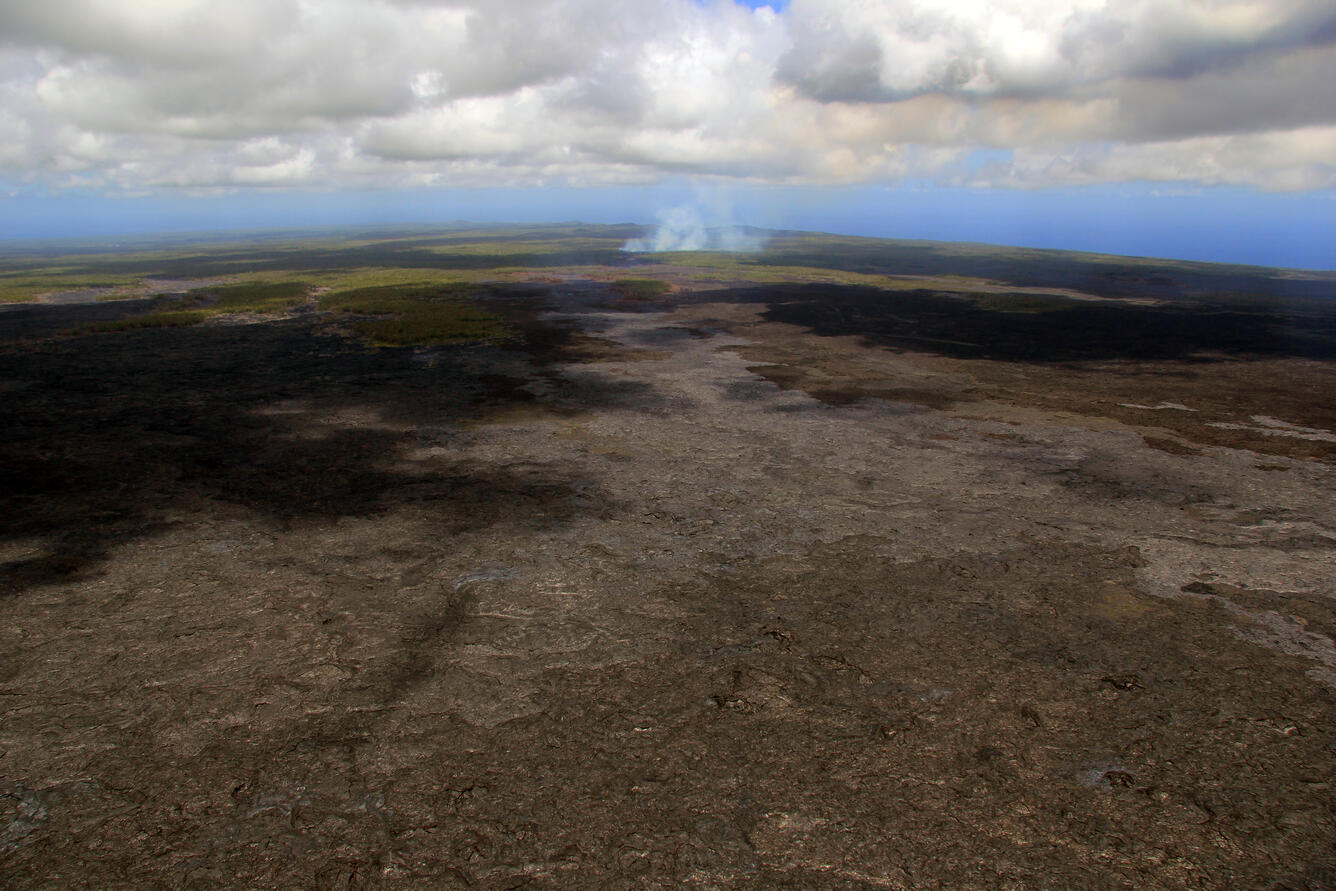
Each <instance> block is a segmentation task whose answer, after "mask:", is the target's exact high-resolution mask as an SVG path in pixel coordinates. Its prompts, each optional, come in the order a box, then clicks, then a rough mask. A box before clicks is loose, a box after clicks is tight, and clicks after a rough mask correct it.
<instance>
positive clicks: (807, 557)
mask: <svg viewBox="0 0 1336 891" xmlns="http://www.w3.org/2000/svg"><path fill="white" fill-rule="evenodd" d="M605 298H608V295H607V294H604V293H603V292H602V291H600V289H599V288H598V287H597V286H589V285H579V284H573V285H571V286H570V287H566V288H563V287H558V288H556V289H554V290H553V292H552V293H551V294H550V295H548V296H547V297H546V298H545V299H546V300H547V301H549V302H548V304H547V308H548V310H550V311H549V312H547V313H546V314H544V315H541V316H540V315H537V314H532V315H531V318H530V319H529V323H528V324H529V325H530V328H529V337H528V339H527V340H526V341H525V342H524V343H521V344H512V345H509V346H506V347H483V346H463V347H450V348H429V349H420V350H406V349H404V350H379V351H376V350H368V349H367V348H366V347H365V346H363V345H360V344H356V343H351V342H349V341H348V340H347V339H346V338H342V337H340V336H339V335H338V334H337V333H335V332H331V331H330V330H328V329H327V328H325V327H322V324H323V323H322V322H321V320H319V319H311V318H296V319H285V320H280V321H275V322H272V323H266V324H256V325H247V326H231V327H228V326H212V327H202V328H194V329H183V330H174V331H142V332H127V333H121V334H110V335H102V336H97V337H86V338H75V339H68V338H66V339H62V338H58V337H57V338H47V339H40V338H39V339H32V340H17V339H16V340H12V341H9V342H7V343H6V344H4V345H3V349H2V350H0V386H2V387H3V393H4V397H5V408H4V413H5V421H6V427H5V430H6V443H5V444H4V446H3V447H2V449H0V451H3V457H4V470H3V476H4V482H5V489H4V491H3V498H2V500H0V509H3V511H4V514H5V518H4V520H3V534H2V535H0V561H2V563H0V568H2V569H3V575H2V576H0V578H2V579H3V584H4V588H3V589H2V590H0V611H3V622H0V884H3V885H4V886H5V887H7V888H53V887H214V886H231V887H252V888H280V887H283V888H287V887H320V888H325V887H328V888H357V887H380V886H384V887H422V888H455V887H458V888H465V887H477V888H608V889H616V888H626V889H631V888H680V887H694V888H718V889H768V888H817V889H819V888H829V889H836V888H840V889H844V888H869V889H871V888H932V887H941V888H981V889H982V888H990V889H991V888H1004V887H1005V888H1029V887H1033V888H1073V887H1098V888H1241V887H1252V888H1273V887H1274V888H1295V889H1298V888H1330V887H1336V849H1334V848H1333V845H1334V843H1336V831H1334V829H1336V824H1334V822H1333V821H1334V820H1336V794H1334V790H1333V783H1334V782H1336V776H1333V773H1334V771H1333V768H1334V767H1336V750H1334V748H1333V746H1334V744H1336V724H1334V723H1333V717H1336V646H1334V645H1333V636H1336V608H1334V607H1336V601H1333V596H1334V594H1336V592H1334V591H1333V580H1336V498H1333V490H1334V489H1336V486H1334V484H1333V483H1334V480H1336V477H1334V476H1333V471H1332V465H1331V464H1330V463H1327V461H1326V460H1325V458H1324V456H1323V455H1318V456H1316V457H1312V456H1309V457H1304V456H1296V455H1294V454H1290V453H1287V452H1285V450H1284V449H1282V450H1280V453H1276V452H1275V451H1273V452H1271V453H1264V452H1263V451H1259V450H1254V449H1251V448H1246V447H1244V446H1245V445H1247V444H1248V443H1252V442H1253V440H1249V441H1248V442H1247V443H1245V442H1243V441H1241V440H1240V441H1233V440H1230V441H1222V440H1219V439H1212V438H1211V437H1213V436H1224V435H1231V436H1234V435H1240V436H1241V435H1243V434H1241V433H1238V431H1232V432H1231V431H1228V430H1224V428H1211V427H1208V426H1207V425H1209V424H1210V423H1226V422H1230V423H1232V422H1234V421H1235V420H1237V419H1233V418H1230V417H1226V416H1224V415H1218V414H1211V412H1210V410H1208V409H1209V406H1208V405H1207V403H1206V402H1202V403H1200V404H1197V405H1194V404H1192V403H1191V402H1190V401H1188V400H1190V399H1192V398H1194V397H1193V395H1192V393H1190V392H1188V391H1185V390H1184V389H1183V386H1184V385H1182V383H1181V381H1179V383H1178V384H1175V383H1174V381H1175V380H1178V378H1173V377H1172V376H1171V375H1166V376H1163V377H1160V378H1157V379H1156V380H1158V381H1160V383H1161V384H1163V386H1162V387H1161V389H1158V390H1157V389H1156V387H1157V386H1160V384H1156V383H1154V382H1149V381H1148V380H1147V379H1144V378H1138V379H1137V382H1136V388H1135V389H1134V390H1129V391H1128V393H1129V395H1127V396H1125V397H1110V398H1109V399H1108V400H1106V401H1105V402H1103V403H1101V404H1102V405H1103V406H1104V409H1101V411H1100V412H1095V411H1094V410H1093V409H1090V410H1086V409H1081V410H1078V409H1077V408H1076V407H1073V406H1074V403H1071V404H1064V405H1057V404H1055V403H1054V402H1053V400H1054V399H1055V398H1057V397H1056V396H1055V395H1054V394H1055V393H1057V392H1058V388H1059V386H1060V384H1059V383H1053V382H1054V381H1058V380H1059V379H1062V380H1066V381H1068V382H1070V381H1071V380H1075V379H1077V378H1078V377H1079V375H1081V374H1093V373H1095V372H1091V371H1090V370H1089V368H1088V367H1084V368H1083V369H1082V368H1075V367H1071V368H1068V367H1065V366H1061V365H1058V366H1054V365H1052V364H1050V365H1045V366H1044V367H1043V368H1038V367H1035V368H1033V369H1032V370H1031V371H1032V375H1033V376H1031V377H1026V372H1027V369H1029V368H1030V366H1027V365H1025V364H1024V362H1023V360H1022V359H1016V358H1015V357H1002V358H1001V359H999V358H998V357H996V356H983V357H975V356H954V357H948V358H949V361H950V363H953V364H949V365H947V364H943V363H945V362H947V359H940V358H932V357H927V358H925V357H923V356H916V355H915V354H912V353H911V352H906V351H905V350H904V349H898V350H892V349H887V348H886V345H885V344H881V343H875V342H872V343H869V342H867V340H866V339H860V338H852V337H845V336H841V332H839V331H834V332H824V333H823V332H822V331H820V330H813V329H812V328H809V327H804V321H803V319H801V318H790V317H789V316H792V315H793V313H789V314H788V315H784V314H783V313H780V314H779V316H781V317H779V318H768V319H767V318H765V317H763V316H762V315H761V314H760V313H761V312H762V311H764V310H765V309H766V307H765V306H764V304H759V305H755V306H742V307H741V308H740V305H739V304H736V303H727V302H726V301H724V302H718V303H712V302H711V299H712V298H711V297H710V295H708V294H698V295H696V298H695V299H694V300H691V301H683V302H682V303H681V305H676V306H669V305H664V306H662V307H658V309H660V310H662V311H650V310H653V309H655V308H654V307H650V308H649V310H647V309H646V308H645V307H643V306H642V307H636V308H635V309H636V311H621V310H619V309H618V308H617V306H616V304H615V301H612V300H610V299H605ZM752 302H753V303H754V302H755V301H752ZM94 309H95V308H91V307H90V308H89V310H90V311H91V310H94ZM73 311H74V309H73V308H71V307H50V308H42V307H36V308H30V309H25V310H24V312H25V313H27V314H28V315H27V316H24V317H23V318H29V317H31V325H32V326H34V330H38V329H40V330H47V329H43V328H42V326H43V325H47V327H48V328H50V327H52V326H54V324H55V323H49V324H48V323H47V322H44V321H43V319H44V318H45V316H43V315H42V313H54V312H60V313H70V312H73ZM102 311H106V310H102ZM771 315H772V316H774V315H775V313H774V312H771ZM7 317H8V318H9V319H10V321H9V322H7V324H9V325H16V326H17V325H22V324H26V323H25V322H24V321H23V319H21V318H20V314H19V313H10V314H7ZM61 318H65V316H61ZM579 338H584V340H580V341H579V342H580V343H583V344H585V353H582V354H580V355H579V358H580V361H574V354H573V353H572V352H571V347H572V343H574V342H576V340H578V339H579ZM595 338H596V339H595ZM591 345H592V346H591ZM899 346H903V345H899ZM563 350H565V352H563ZM600 350H601V352H600ZM1099 358H1100V361H1105V362H1107V361H1108V357H1107V356H1102V357H1099ZM1161 358H1162V357H1161ZM1265 358H1266V361H1268V362H1276V361H1293V362H1297V363H1300V364H1301V365H1303V367H1304V368H1314V369H1317V370H1316V371H1314V372H1313V373H1315V374H1327V375H1329V370H1327V366H1326V365H1322V364H1321V363H1320V362H1319V360H1318V359H1314V358H1313V357H1312V356H1299V357H1293V358H1292V360H1291V359H1286V358H1285V357H1281V358H1280V359H1277V357H1276V356H1274V355H1273V356H1269V357H1265ZM595 360H596V361H595ZM1003 360H1005V361H1006V362H1008V363H1010V364H1005V363H1004V361H1003ZM1304 363H1307V364H1304ZM1103 367H1104V366H1101V368H1103ZM1268 367H1271V366H1268ZM1193 368H1194V369H1196V370H1193V371H1192V372H1191V373H1192V374H1206V373H1207V372H1206V371H1202V370H1201V369H1200V368H1197V366H1193ZM795 369H796V370H795ZM1105 371H1107V368H1106V369H1105ZM1099 373H1101V374H1104V373H1105V372H1104V371H1101V372H1099ZM1183 373H1184V374H1188V372H1187V371H1185V372H1183ZM1220 373H1221V374H1225V373H1226V372H1225V371H1224V370H1222V371H1221V372H1220ZM1108 374H1113V372H1108ZM1184 379H1186V378H1184ZM1329 379H1330V378H1329V377H1328V378H1319V380H1329ZM1027 380H1028V381H1030V384H1029V387H1030V389H1031V390H1033V392H1028V391H1027V386H1026V384H1025V381H1027ZM1104 380H1105V383H1104V384H1101V386H1105V385H1107V386H1112V384H1108V381H1107V379H1104ZM1211 380H1224V378H1220V379H1215V378H1212V379H1211ZM851 382H852V383H851ZM855 384H856V385H857V386H855ZM1208 384H1209V381H1208V382H1206V383H1202V384H1201V393H1202V394H1206V393H1208V392H1209V393H1213V394H1217V395H1218V394H1219V393H1220V392H1222V391H1221V390H1220V387H1219V386H1218V385H1209V386H1208ZM1092 386H1093V385H1092ZM1235 386H1237V384H1235ZM859 387H861V388H862V389H859ZM1175 387H1177V389H1175ZM840 388H843V389H841V390H840V392H842V393H844V394H845V395H844V397H843V398H838V399H835V398H829V397H830V394H831V393H832V392H834V390H835V389H840ZM851 388H852V389H851ZM1076 389H1077V390H1080V391H1081V392H1087V391H1088V390H1087V388H1086V386H1085V385H1084V384H1082V385H1080V386H1077V387H1076ZM1096 389H1097V388H1096ZM1089 392H1094V390H1089ZM1100 392H1103V391H1100ZM1193 392H1196V391H1193ZM1185 393H1186V395H1185ZM814 394H815V395H814ZM1332 395H1333V394H1332V390H1330V389H1327V390H1325V391H1322V390H1319V391H1317V392H1314V393H1311V394H1310V396H1311V399H1312V400H1313V401H1314V402H1321V403H1323V404H1330V403H1331V402H1332V399H1331V397H1332ZM823 397H826V398H823ZM1073 398H1074V397H1073ZM1118 398H1123V400H1124V402H1125V403H1126V404H1125V405H1121V406H1120V405H1119V404H1118V402H1117V399H1118ZM1210 398H1217V397H1216V396H1212V397H1210ZM1202 399H1207V396H1206V395H1202ZM1161 402H1167V403H1172V404H1171V405H1169V407H1167V408H1160V407H1159V406H1160V404H1161ZM1212 404H1213V403H1212ZM1175 406H1177V407H1175ZM1194 409H1195V410H1197V412H1196V414H1193V413H1192V411H1191V410H1194ZM1277 410H1279V409H1277ZM1324 410H1325V409H1324ZM1101 412H1102V413H1101ZM1203 412H1204V413H1203ZM1198 415H1200V416H1198ZM1166 418H1168V419H1169V420H1166ZM1189 421H1190V422H1191V423H1192V424H1195V425H1197V426H1196V427H1193V428H1190V429H1189V428H1188V427H1185V426H1181V425H1182V424H1187V423H1189ZM1171 422H1172V423H1171ZM1278 422H1279V423H1281V424H1287V423H1288V424H1291V425H1292V426H1294V427H1295V429H1298V430H1299V431H1300V432H1302V431H1303V430H1308V431H1309V435H1310V436H1311V435H1312V431H1314V430H1317V432H1327V433H1330V432H1331V431H1330V430H1329V429H1327V428H1317V427H1314V426H1313V424H1314V423H1316V422H1315V421H1313V420H1312V418H1309V417H1306V416H1305V417H1303V418H1300V417H1298V416H1297V415H1294V416H1290V417H1281V418H1280V419H1278ZM1249 423H1252V424H1253V426H1255V427H1258V429H1263V432H1265V429H1272V430H1281V431H1283V430H1284V429H1285V428H1284V427H1277V426H1275V425H1274V424H1267V423H1265V422H1249ZM1165 424H1170V426H1168V427H1166V426H1163V425H1165ZM1172 424H1179V425H1180V426H1177V427H1174V426H1172ZM1194 430H1200V431H1201V436H1202V437H1203V438H1201V439H1198V440H1193V439H1192V438H1191V435H1192V434H1193V431H1194ZM1222 430H1224V432H1221V431H1222ZM1249 435H1253V434H1249ZM1254 440H1256V441H1257V442H1271V441H1273V440H1275V441H1281V440H1284V442H1287V443H1288V442H1291V440H1293V438H1291V439H1285V438H1284V437H1277V436H1273V435H1265V436H1264V435H1262V434H1256V435H1254ZM1293 441H1294V442H1298V443H1299V444H1301V445H1303V447H1305V448H1307V447H1308V445H1309V444H1315V447H1316V446H1321V445H1323V444H1322V442H1321V441H1320V440H1302V439H1299V440H1293ZM1296 447H1297V446H1296ZM1261 448H1262V446H1258V449H1261ZM1287 448H1288V446H1287ZM1319 458H1322V460H1319Z"/></svg>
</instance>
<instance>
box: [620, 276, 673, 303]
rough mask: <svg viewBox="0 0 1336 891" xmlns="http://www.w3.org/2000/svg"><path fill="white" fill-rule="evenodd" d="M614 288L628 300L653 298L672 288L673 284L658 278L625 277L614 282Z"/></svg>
mask: <svg viewBox="0 0 1336 891" xmlns="http://www.w3.org/2000/svg"><path fill="white" fill-rule="evenodd" d="M612 289H613V290H614V291H616V292H617V293H618V294H621V295H622V296H623V297H625V298H627V299H628V300H653V299H655V298H656V297H662V296H663V295H664V294H667V293H668V292H669V291H670V290H672V286H671V285H669V284H668V283H667V282H665V281H659V280H658V279H656V278H623V279H618V280H617V281H615V282H613V283H612Z"/></svg>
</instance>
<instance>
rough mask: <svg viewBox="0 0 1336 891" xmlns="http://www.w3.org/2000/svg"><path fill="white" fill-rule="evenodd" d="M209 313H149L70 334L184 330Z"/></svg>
mask: <svg viewBox="0 0 1336 891" xmlns="http://www.w3.org/2000/svg"><path fill="white" fill-rule="evenodd" d="M210 315H211V313H210V312H209V311H208V310H202V309H178V310H169V311H167V312H151V313H145V314H143V315H138V316H128V317H126V318H124V319H112V320H110V321H107V322H94V323H93V324H91V325H85V326H83V327H82V328H75V329H73V330H71V331H70V332H69V333H70V334H106V333H108V332H111V331H139V330H142V329H144V328H185V327H187V326H190V325H198V324H199V323H200V322H202V321H204V320H205V319H207V318H208V317H209V316H210Z"/></svg>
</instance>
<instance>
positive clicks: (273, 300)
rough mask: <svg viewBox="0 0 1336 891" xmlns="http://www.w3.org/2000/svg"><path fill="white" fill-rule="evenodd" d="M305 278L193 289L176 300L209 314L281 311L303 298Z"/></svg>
mask: <svg viewBox="0 0 1336 891" xmlns="http://www.w3.org/2000/svg"><path fill="white" fill-rule="evenodd" d="M309 291H310V286H309V285H307V284H306V283H305V282H291V281H289V282H241V283H238V284H234V285H216V286H213V287H208V288H199V289H197V290H194V291H191V292H189V293H188V294H186V295H185V297H183V298H181V300H179V301H177V303H176V304H175V306H176V307H179V308H181V309H187V308H192V309H203V310H205V311H206V312H208V313H209V314H210V315H219V314H222V313H232V312H260V313H264V312H281V311H283V310H285V309H291V308H292V307H294V306H297V305H298V304H300V303H302V302H304V301H305V300H306V295H307V293H308V292H309Z"/></svg>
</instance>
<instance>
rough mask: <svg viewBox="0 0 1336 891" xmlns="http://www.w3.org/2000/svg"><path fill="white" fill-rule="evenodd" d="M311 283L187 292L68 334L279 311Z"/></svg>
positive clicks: (183, 324)
mask: <svg viewBox="0 0 1336 891" xmlns="http://www.w3.org/2000/svg"><path fill="white" fill-rule="evenodd" d="M309 291H310V286H309V285H307V284H306V283H305V282H241V283H239V284H235V285H218V286H215V287H209V288H198V289H196V290H194V291H190V292H189V293H187V294H186V295H185V296H184V297H182V298H181V299H179V300H173V301H171V302H170V303H168V304H166V305H165V306H162V307H161V308H159V309H158V310H156V311H154V312H149V313H142V314H140V315H134V316H128V317H126V318H124V319H113V320H111V321H107V322H95V323H93V324H91V325H84V326H83V327H80V328H73V329H71V330H70V331H68V332H67V333H68V334H74V335H80V334H105V333H108V332H111V331H135V330H139V329H142V328H184V327H186V326H187V325H198V324H200V323H201V322H205V321H208V320H209V319H210V318H212V317H214V316H219V315H227V314H230V313H240V312H255V313H271V312H281V311H282V310H285V309H289V308H291V307H293V306H296V305H298V304H300V303H302V302H303V301H305V300H306V295H307V293H308V292H309Z"/></svg>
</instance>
